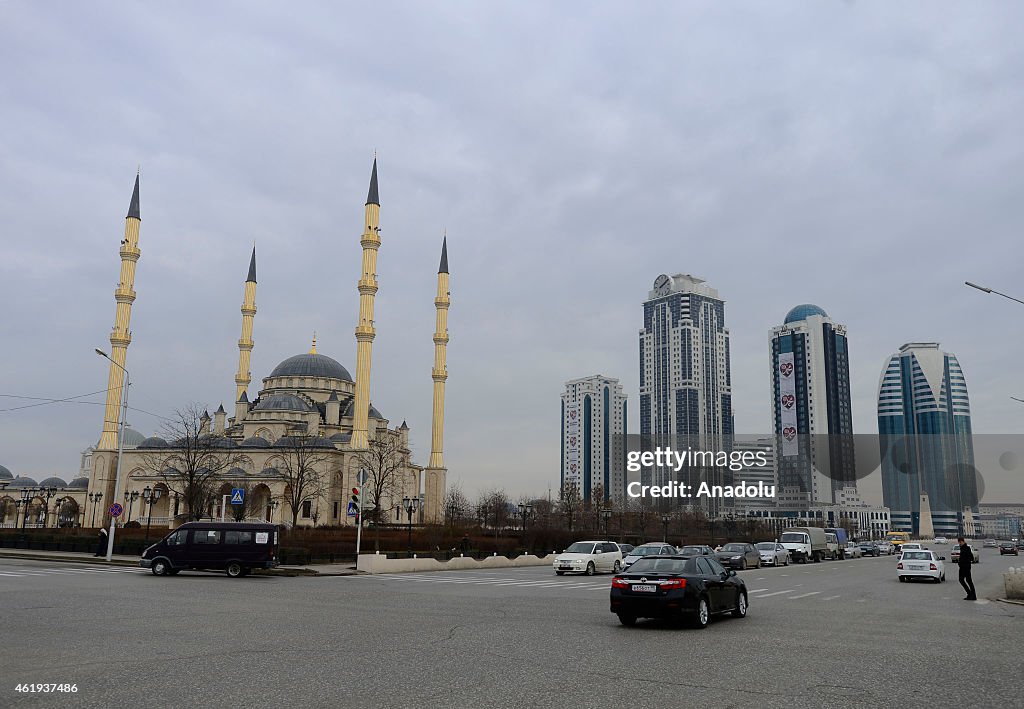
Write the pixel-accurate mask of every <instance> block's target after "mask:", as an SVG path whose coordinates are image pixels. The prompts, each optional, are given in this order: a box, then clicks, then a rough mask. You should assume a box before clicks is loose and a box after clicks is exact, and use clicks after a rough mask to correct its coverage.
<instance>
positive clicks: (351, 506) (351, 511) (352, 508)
mask: <svg viewBox="0 0 1024 709" xmlns="http://www.w3.org/2000/svg"><path fill="white" fill-rule="evenodd" d="M358 515H359V511H358V510H357V509H356V503H354V502H350V503H348V516H349V517H356V516H358Z"/></svg>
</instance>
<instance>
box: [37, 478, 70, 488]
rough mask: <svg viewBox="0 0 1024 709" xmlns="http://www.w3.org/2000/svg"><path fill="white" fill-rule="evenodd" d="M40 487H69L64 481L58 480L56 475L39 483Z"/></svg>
mask: <svg viewBox="0 0 1024 709" xmlns="http://www.w3.org/2000/svg"><path fill="white" fill-rule="evenodd" d="M39 486H40V487H67V486H68V484H67V483H66V482H64V481H63V480H61V479H60V478H58V477H57V476H56V475H55V476H53V477H50V478H46V480H43V481H42V482H41V483H39Z"/></svg>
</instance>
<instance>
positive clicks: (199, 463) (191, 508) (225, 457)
mask: <svg viewBox="0 0 1024 709" xmlns="http://www.w3.org/2000/svg"><path fill="white" fill-rule="evenodd" d="M204 414H205V408H202V407H200V406H199V405H198V404H191V405H189V406H188V408H185V409H181V410H178V411H176V412H175V413H174V418H173V419H172V420H170V421H169V422H168V423H167V424H165V425H164V427H163V434H164V438H165V439H166V440H167V442H168V444H169V445H170V447H169V448H166V449H158V450H156V451H153V452H152V453H146V454H145V456H144V458H143V459H144V461H145V463H146V466H147V467H148V468H150V469H151V470H153V471H154V472H155V473H156V474H157V475H159V476H160V477H161V478H162V479H163V482H164V484H165V485H167V489H168V490H169V491H170V492H172V493H176V494H178V495H180V496H181V498H182V499H183V500H184V502H185V507H186V509H187V510H188V518H189V519H190V520H198V519H201V518H202V516H203V514H204V512H205V510H206V507H207V505H209V504H210V500H211V499H213V497H214V495H215V494H216V488H217V487H218V485H219V483H220V482H221V476H222V474H223V473H225V472H227V471H228V470H230V469H231V468H233V467H235V466H237V465H239V464H240V463H241V462H242V461H243V460H244V457H243V455H242V454H241V453H239V452H238V451H236V450H233V447H234V444H233V443H231V441H229V440H228V439H226V438H225V437H224V436H214V435H210V434H208V433H206V421H205V419H204Z"/></svg>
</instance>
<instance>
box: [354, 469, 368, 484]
mask: <svg viewBox="0 0 1024 709" xmlns="http://www.w3.org/2000/svg"><path fill="white" fill-rule="evenodd" d="M369 477H370V476H369V475H367V474H366V471H365V470H363V469H362V468H360V469H359V472H358V473H356V482H357V483H359V484H360V485H365V484H366V481H367V480H368V479H369Z"/></svg>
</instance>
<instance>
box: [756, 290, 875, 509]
mask: <svg viewBox="0 0 1024 709" xmlns="http://www.w3.org/2000/svg"><path fill="white" fill-rule="evenodd" d="M769 357H770V360H771V371H772V421H773V423H774V426H775V437H776V441H777V449H778V478H779V482H778V484H779V488H780V491H784V493H785V496H786V497H787V498H788V499H790V500H795V499H803V500H804V501H806V502H807V503H808V504H811V505H817V504H826V505H830V504H838V503H839V501H840V499H841V498H842V497H843V496H844V495H845V496H852V495H854V494H855V492H856V491H855V489H854V490H851V489H847V488H856V472H855V465H854V453H853V417H852V414H851V406H850V355H849V350H848V347H847V340H846V328H845V327H843V326H842V325H839V324H837V323H834V322H833V321H832V319H831V318H829V316H828V314H827V313H826V312H825V311H824V310H822V309H821V308H819V307H818V306H817V305H811V304H808V303H805V304H803V305H798V306H796V307H795V308H793V309H792V310H790V311H789V313H787V314H786V319H785V321H784V322H783V324H782V325H780V326H778V327H775V328H773V329H772V340H771V349H770V352H769ZM844 490H846V492H845V493H844V492H843V491H844Z"/></svg>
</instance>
